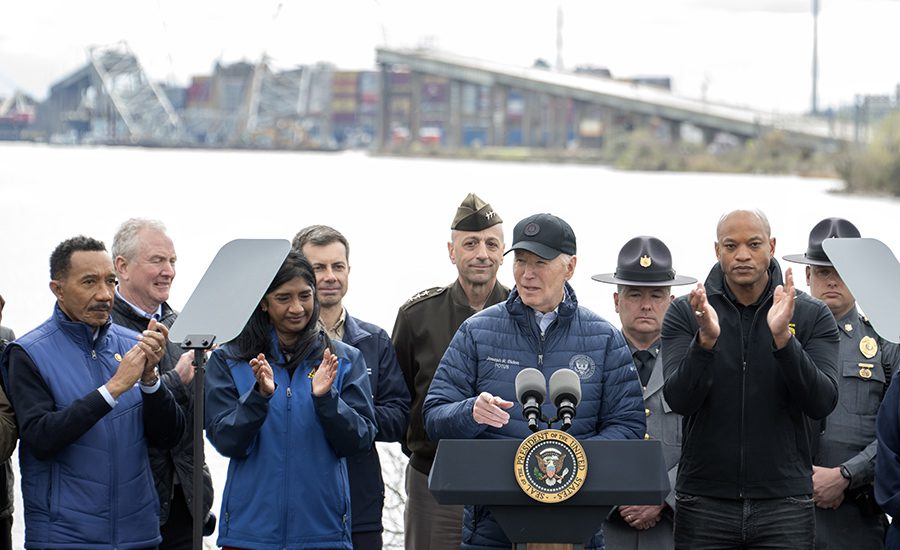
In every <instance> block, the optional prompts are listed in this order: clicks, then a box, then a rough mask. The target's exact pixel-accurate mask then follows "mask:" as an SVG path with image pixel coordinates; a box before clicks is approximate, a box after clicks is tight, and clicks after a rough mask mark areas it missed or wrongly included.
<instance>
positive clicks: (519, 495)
mask: <svg viewBox="0 0 900 550" xmlns="http://www.w3.org/2000/svg"><path fill="white" fill-rule="evenodd" d="M580 443H581V445H582V447H583V448H584V452H585V455H586V456H587V461H588V467H587V476H586V478H585V481H584V484H583V486H582V487H581V489H580V490H579V491H578V493H576V494H575V495H574V496H572V497H571V498H569V499H568V500H564V501H562V502H555V503H542V502H538V501H536V500H533V499H531V498H530V497H529V496H527V495H526V494H525V493H524V492H523V491H522V489H521V488H520V487H519V485H518V483H517V482H516V477H515V473H514V466H513V461H514V457H515V455H516V451H517V449H518V448H519V444H520V441H517V440H514V439H510V440H496V439H489V440H488V439H442V440H441V441H440V443H438V448H437V454H436V455H435V461H434V466H433V467H432V468H431V474H430V475H429V477H428V489H429V490H430V491H431V493H432V494H433V495H434V497H435V499H436V500H437V501H438V502H439V503H440V504H475V505H483V506H486V507H487V508H488V510H489V511H490V512H491V514H492V515H493V516H494V519H496V520H497V523H498V524H499V525H500V528H501V529H503V532H504V533H505V534H506V536H507V538H509V540H510V541H511V542H512V543H513V545H514V548H515V549H516V550H525V549H526V548H536V547H537V546H536V545H537V544H540V547H541V548H549V547H550V546H549V545H554V546H553V548H572V549H573V550H580V549H583V548H584V543H585V541H588V540H590V538H591V536H592V535H593V534H594V533H595V532H596V531H597V530H598V529H599V528H600V525H601V524H602V523H603V520H604V519H605V518H606V517H607V516H608V515H609V512H610V510H611V509H612V508H613V507H614V506H617V505H620V504H661V503H662V502H664V500H665V497H666V495H667V494H669V489H670V485H669V476H668V473H667V469H666V464H665V461H664V460H663V454H662V443H661V442H660V441H652V440H651V441H644V440H618V441H607V440H604V441H595V440H589V441H581V442H580ZM545 545H548V546H545ZM557 545H559V546H557Z"/></svg>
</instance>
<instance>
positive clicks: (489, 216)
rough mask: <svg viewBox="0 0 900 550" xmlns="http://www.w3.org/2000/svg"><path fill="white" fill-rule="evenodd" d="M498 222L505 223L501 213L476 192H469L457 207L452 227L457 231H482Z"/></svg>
mask: <svg viewBox="0 0 900 550" xmlns="http://www.w3.org/2000/svg"><path fill="white" fill-rule="evenodd" d="M498 223H503V220H502V219H501V218H500V214H498V213H496V212H494V209H493V208H492V207H491V205H490V204H488V203H486V202H484V201H483V200H481V197H479V196H478V195H476V194H475V193H469V194H468V195H466V198H465V199H463V201H462V204H460V205H459V208H457V209H456V216H455V217H454V218H453V222H452V223H451V224H450V229H455V230H457V231H481V230H482V229H487V228H488V227H491V226H493V225H497V224H498Z"/></svg>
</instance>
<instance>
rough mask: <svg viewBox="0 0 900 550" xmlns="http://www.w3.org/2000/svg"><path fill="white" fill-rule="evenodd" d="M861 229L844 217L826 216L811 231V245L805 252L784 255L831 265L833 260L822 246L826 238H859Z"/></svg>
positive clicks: (790, 259) (807, 261)
mask: <svg viewBox="0 0 900 550" xmlns="http://www.w3.org/2000/svg"><path fill="white" fill-rule="evenodd" d="M859 237H860V234H859V229H857V228H856V226H855V225H853V224H852V223H850V222H849V221H847V220H845V219H844V218H825V219H824V220H822V221H820V222H819V223H817V224H816V225H815V227H813V228H812V231H810V232H809V245H807V247H806V252H805V253H803V254H788V255H787V256H782V257H783V258H784V259H785V260H787V261H789V262H794V263H798V264H809V265H826V266H830V265H831V260H829V259H828V255H827V254H825V250H824V249H823V248H822V241H824V240H825V239H858V238H859Z"/></svg>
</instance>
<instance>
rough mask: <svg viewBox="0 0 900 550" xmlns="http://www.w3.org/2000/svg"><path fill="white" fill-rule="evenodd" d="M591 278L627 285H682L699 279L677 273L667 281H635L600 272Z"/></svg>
mask: <svg viewBox="0 0 900 550" xmlns="http://www.w3.org/2000/svg"><path fill="white" fill-rule="evenodd" d="M591 279H593V280H595V281H598V282H601V283H609V284H613V285H625V286H681V285H692V284H694V283H696V282H697V279H695V278H693V277H686V276H684V275H675V278H674V279H669V280H666V281H635V280H630V279H620V278H618V277H616V274H615V273H598V274H597V275H592V276H591Z"/></svg>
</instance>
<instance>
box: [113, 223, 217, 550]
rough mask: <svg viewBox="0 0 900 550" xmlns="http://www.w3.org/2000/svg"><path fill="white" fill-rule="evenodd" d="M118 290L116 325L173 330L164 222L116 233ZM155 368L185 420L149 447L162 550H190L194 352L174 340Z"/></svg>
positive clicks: (171, 253)
mask: <svg viewBox="0 0 900 550" xmlns="http://www.w3.org/2000/svg"><path fill="white" fill-rule="evenodd" d="M112 257H113V260H114V262H115V268H116V275H117V277H118V281H119V284H118V287H117V288H116V299H115V302H114V304H113V311H112V319H113V322H114V323H116V324H117V325H122V326H124V327H127V328H130V329H133V330H139V327H142V326H146V324H147V321H148V320H149V319H156V320H157V321H158V322H159V323H161V324H163V325H165V326H166V327H169V328H171V327H172V325H173V324H174V323H175V319H177V317H178V313H177V312H176V311H175V310H174V309H172V307H171V306H170V305H169V304H168V302H167V300H168V299H169V291H170V289H171V287H172V281H173V280H174V279H175V261H176V259H177V256H176V255H175V245H174V244H172V239H170V238H169V236H168V235H166V228H165V226H164V225H163V224H162V222H159V221H156V220H145V219H139V218H132V219H130V220H127V221H125V222H124V223H123V224H122V225H121V227H119V230H118V231H117V232H116V235H115V238H114V239H113V244H112ZM166 348H167V349H166V354H165V356H164V357H163V359H162V361H161V362H160V364H159V374H160V378H161V379H162V382H163V384H165V385H166V387H167V388H169V391H171V392H172V395H174V396H175V400H176V401H177V402H178V404H179V405H180V406H181V408H182V410H183V411H184V416H185V431H184V435H183V436H182V437H181V440H180V441H179V442H178V444H177V445H176V446H175V447H173V448H171V449H157V448H154V447H150V448H149V453H150V466H151V468H152V469H153V479H154V481H155V483H156V491H157V493H158V494H159V505H160V510H159V524H160V532H161V534H162V537H163V540H162V543H161V544H160V546H159V548H160V550H163V549H185V550H189V549H190V548H192V547H193V542H192V541H193V523H192V521H193V520H192V516H191V511H192V510H193V508H192V505H193V504H192V503H193V501H194V495H195V491H194V487H193V479H194V478H193V475H194V474H193V472H194V444H193V439H192V436H193V423H194V416H193V408H194V407H193V387H192V385H191V381H192V380H193V378H194V367H193V365H192V364H191V361H192V359H193V352H192V351H187V352H183V351H182V350H181V348H180V347H179V345H178V343H177V342H169V341H167V342H166ZM202 496H203V500H204V502H203V511H204V514H205V515H204V518H203V521H204V534H206V535H210V534H212V531H213V528H214V526H215V516H214V515H212V514H211V513H210V507H211V506H212V501H213V486H212V477H211V476H210V473H209V469H208V468H207V467H206V465H205V464H204V466H203V488H202Z"/></svg>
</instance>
